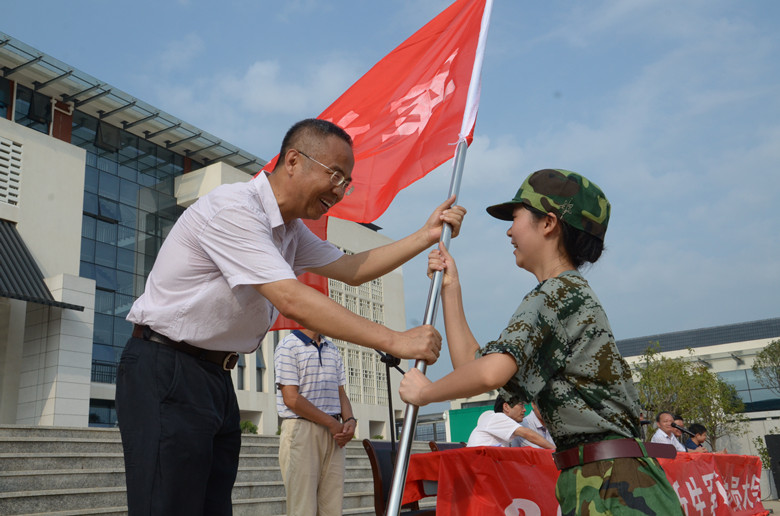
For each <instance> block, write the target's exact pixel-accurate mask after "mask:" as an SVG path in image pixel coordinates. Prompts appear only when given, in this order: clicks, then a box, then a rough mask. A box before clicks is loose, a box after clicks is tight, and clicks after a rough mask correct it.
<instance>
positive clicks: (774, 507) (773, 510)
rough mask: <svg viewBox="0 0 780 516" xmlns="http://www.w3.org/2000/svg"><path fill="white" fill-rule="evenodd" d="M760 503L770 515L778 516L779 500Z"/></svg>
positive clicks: (779, 512)
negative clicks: (775, 515) (776, 515)
mask: <svg viewBox="0 0 780 516" xmlns="http://www.w3.org/2000/svg"><path fill="white" fill-rule="evenodd" d="M761 503H762V504H764V509H766V510H768V511H769V513H770V514H780V500H762V501H761Z"/></svg>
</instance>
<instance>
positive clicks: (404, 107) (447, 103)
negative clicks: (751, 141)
mask: <svg viewBox="0 0 780 516" xmlns="http://www.w3.org/2000/svg"><path fill="white" fill-rule="evenodd" d="M485 3H486V0H458V1H456V2H454V3H453V4H452V5H450V7H448V8H447V9H446V10H444V11H443V12H442V13H441V14H439V15H438V16H436V17H435V18H434V19H433V20H431V21H430V22H428V23H427V24H426V25H425V26H424V27H423V28H421V29H420V30H418V31H417V32H415V33H414V34H413V35H412V36H411V37H410V38H409V39H407V40H406V41H404V42H403V43H401V44H400V45H399V46H398V47H397V48H396V49H395V50H393V51H392V52H390V53H389V54H388V55H387V56H385V57H384V58H383V59H382V60H381V61H379V62H378V63H377V64H376V65H374V67H373V68H371V70H369V71H368V73H366V74H365V75H364V76H363V77H361V78H360V79H358V81H357V82H356V83H355V84H353V85H352V86H351V87H350V88H349V89H348V90H347V91H346V92H344V94H342V95H341V97H339V98H338V99H337V100H336V101H335V102H334V103H333V104H331V105H330V106H329V107H328V108H327V109H325V111H323V112H322V113H321V114H320V116H319V117H318V118H320V119H324V120H329V121H331V122H333V123H335V124H337V125H339V126H341V127H343V128H344V129H345V130H346V131H347V132H348V133H349V135H350V136H351V137H352V139H353V150H354V153H355V168H354V169H353V171H352V184H353V186H354V190H353V192H352V194H351V195H349V196H345V197H344V198H343V199H342V201H341V202H339V203H338V204H337V205H336V206H334V207H333V208H331V209H330V210H329V211H328V214H327V215H328V216H332V217H338V218H341V219H345V220H351V221H354V222H373V221H374V220H376V219H377V218H379V216H380V215H382V213H384V212H385V210H386V209H387V207H388V206H389V205H390V203H391V202H392V200H393V199H394V198H395V196H396V194H397V193H398V192H399V191H400V190H401V189H403V188H405V187H407V186H409V185H410V184H412V183H413V182H415V181H417V180H418V179H420V178H422V177H423V176H424V175H425V174H427V173H428V172H430V171H431V170H433V169H434V168H436V167H438V166H439V165H441V164H442V163H444V162H445V161H447V160H448V159H450V158H451V157H452V156H453V155H454V152H455V149H456V144H457V143H458V141H459V140H461V139H465V140H466V141H467V142H468V143H471V139H472V136H473V133H474V123H475V120H476V109H477V105H478V103H479V100H478V99H479V95H478V93H479V92H478V90H479V86H478V83H477V84H476V85H474V84H472V82H473V78H472V75H473V73H474V70H475V69H476V70H479V69H480V68H481V59H482V52H484V50H483V46H484V36H485V33H486V27H487V25H486V21H487V20H486V19H483V14H484V12H485ZM488 13H489V11H488ZM485 18H487V17H485ZM481 33H482V39H481V38H480V35H481ZM480 43H481V44H482V46H480ZM476 61H479V66H477V65H476V64H475V62H476ZM477 77H478V74H477ZM470 89H471V90H472V91H471V93H470V92H469V90H470ZM277 159H278V156H276V157H275V158H274V159H272V160H271V161H270V162H269V163H268V164H267V165H266V166H265V167H264V170H269V171H270V170H272V169H273V167H274V166H275V164H276V161H277ZM322 219H323V220H327V217H323V218H322ZM308 222H309V221H307V224H308ZM325 226H326V227H327V223H325ZM320 236H321V238H326V235H324V234H323V235H320ZM304 276H314V275H310V274H306V275H304ZM304 276H301V278H299V279H301V280H302V281H304V282H305V283H307V284H308V285H310V286H313V287H314V288H318V290H321V291H322V292H323V293H325V294H326V295H327V293H328V290H327V281H326V280H325V279H324V278H321V281H319V280H318V285H320V287H318V286H316V285H312V284H311V283H309V282H308V281H306V280H305V278H304ZM285 321H286V322H285ZM289 323H292V324H289ZM293 328H299V326H298V325H297V324H296V323H294V321H289V320H288V319H286V318H283V317H279V319H278V320H277V322H276V323H275V324H274V326H273V327H272V328H271V329H272V330H278V329H293Z"/></svg>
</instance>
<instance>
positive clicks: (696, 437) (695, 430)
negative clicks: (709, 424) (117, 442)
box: [685, 423, 729, 453]
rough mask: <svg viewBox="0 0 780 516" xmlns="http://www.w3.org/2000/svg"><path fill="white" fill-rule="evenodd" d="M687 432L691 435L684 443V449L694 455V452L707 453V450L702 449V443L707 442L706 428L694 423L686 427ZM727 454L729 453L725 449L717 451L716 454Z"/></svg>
mask: <svg viewBox="0 0 780 516" xmlns="http://www.w3.org/2000/svg"><path fill="white" fill-rule="evenodd" d="M688 432H690V433H692V434H693V435H692V436H691V437H690V438H689V439H688V440H687V441H685V448H686V449H687V450H688V451H689V452H694V453H695V452H706V451H709V450H708V449H707V448H705V447H704V441H706V440H707V428H706V427H705V426H704V425H702V424H699V423H694V424H692V425H691V426H689V427H688ZM713 451H714V450H713ZM728 452H729V451H728V450H727V449H726V448H723V449H722V450H719V451H718V452H716V453H728Z"/></svg>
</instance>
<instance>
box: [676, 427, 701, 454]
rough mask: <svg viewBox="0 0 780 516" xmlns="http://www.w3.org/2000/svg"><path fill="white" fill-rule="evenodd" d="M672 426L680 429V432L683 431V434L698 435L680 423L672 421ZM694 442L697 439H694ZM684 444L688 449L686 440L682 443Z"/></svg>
mask: <svg viewBox="0 0 780 516" xmlns="http://www.w3.org/2000/svg"><path fill="white" fill-rule="evenodd" d="M672 428H676V429H677V430H679V431H680V432H682V433H683V434H688V435H689V436H691V437H696V434H694V433H693V432H691V431H690V430H688V429H687V428H685V427H682V426H680V425H678V424H675V423H672ZM694 444H696V443H695V441H694ZM682 445H683V446H684V447H685V449H686V450H687V449H688V447H687V446H685V443H684V442H683V443H682Z"/></svg>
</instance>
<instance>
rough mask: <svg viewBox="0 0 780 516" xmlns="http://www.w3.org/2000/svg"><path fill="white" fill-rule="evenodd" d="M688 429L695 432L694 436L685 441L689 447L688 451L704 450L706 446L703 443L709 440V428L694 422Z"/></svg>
mask: <svg viewBox="0 0 780 516" xmlns="http://www.w3.org/2000/svg"><path fill="white" fill-rule="evenodd" d="M688 431H690V432H691V433H692V434H693V436H692V437H689V438H688V440H687V441H685V447H686V448H687V449H688V451H698V450H704V446H703V445H702V444H703V443H704V441H706V440H707V429H706V428H705V427H704V425H700V424H699V423H694V424H692V425H691V426H690V427H688Z"/></svg>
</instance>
